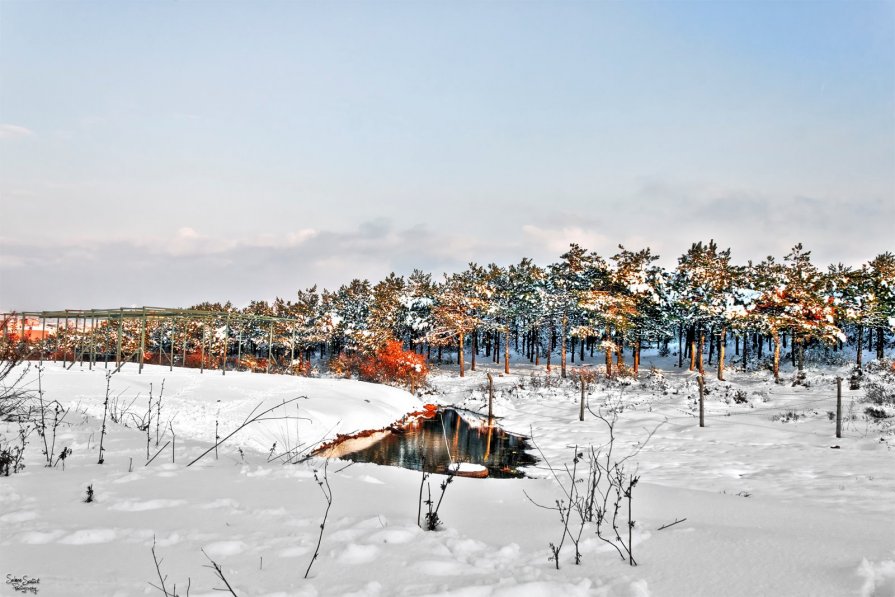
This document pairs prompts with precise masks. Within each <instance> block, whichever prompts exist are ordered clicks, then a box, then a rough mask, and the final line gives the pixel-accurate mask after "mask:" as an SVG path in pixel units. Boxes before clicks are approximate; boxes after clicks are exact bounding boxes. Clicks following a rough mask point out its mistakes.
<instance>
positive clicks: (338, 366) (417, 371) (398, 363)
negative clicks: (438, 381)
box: [330, 340, 429, 390]
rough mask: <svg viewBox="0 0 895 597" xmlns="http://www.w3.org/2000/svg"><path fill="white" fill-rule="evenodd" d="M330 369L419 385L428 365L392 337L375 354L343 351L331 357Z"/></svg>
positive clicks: (381, 381)
mask: <svg viewBox="0 0 895 597" xmlns="http://www.w3.org/2000/svg"><path fill="white" fill-rule="evenodd" d="M330 370H331V371H332V372H333V373H335V374H336V375H340V376H343V377H349V376H351V375H352V374H354V375H356V376H357V377H358V379H362V380H364V381H372V382H376V383H385V384H390V385H402V386H408V387H409V388H410V389H411V390H413V389H414V388H418V387H419V386H420V385H422V384H423V383H424V382H425V380H426V375H428V373H429V367H428V366H427V365H426V360H425V358H424V357H423V356H422V355H419V354H417V353H415V352H413V351H412V350H404V347H403V345H402V344H401V342H399V341H398V340H389V341H388V342H386V343H385V345H384V346H383V347H382V348H380V349H379V350H377V351H376V352H375V353H373V354H372V355H359V354H357V353H354V354H342V355H339V356H337V357H336V358H334V359H332V360H331V361H330Z"/></svg>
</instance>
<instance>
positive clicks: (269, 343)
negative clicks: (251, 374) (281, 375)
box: [264, 321, 273, 373]
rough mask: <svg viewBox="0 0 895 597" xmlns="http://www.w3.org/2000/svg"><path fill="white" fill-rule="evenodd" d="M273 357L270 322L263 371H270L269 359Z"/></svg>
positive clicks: (271, 323)
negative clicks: (265, 364)
mask: <svg viewBox="0 0 895 597" xmlns="http://www.w3.org/2000/svg"><path fill="white" fill-rule="evenodd" d="M272 358H273V322H272V321H271V322H270V334H269V335H268V337H267V370H265V371H264V372H265V373H270V360H271V359H272Z"/></svg>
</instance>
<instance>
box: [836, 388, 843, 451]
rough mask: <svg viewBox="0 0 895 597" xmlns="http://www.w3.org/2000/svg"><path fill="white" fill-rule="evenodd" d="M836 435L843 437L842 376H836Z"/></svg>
mask: <svg viewBox="0 0 895 597" xmlns="http://www.w3.org/2000/svg"><path fill="white" fill-rule="evenodd" d="M836 437H842V378H841V377H837V378H836Z"/></svg>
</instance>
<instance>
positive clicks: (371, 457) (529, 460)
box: [341, 409, 537, 478]
mask: <svg viewBox="0 0 895 597" xmlns="http://www.w3.org/2000/svg"><path fill="white" fill-rule="evenodd" d="M469 420H470V421H472V424H470V422H469V421H467V420H466V419H465V418H464V417H463V416H461V415H460V413H459V412H457V411H456V410H453V409H442V410H439V411H438V412H437V413H436V414H435V416H434V417H432V418H428V419H419V420H416V421H414V422H413V423H410V424H409V425H407V426H406V427H404V428H403V429H402V430H401V431H391V432H388V433H385V434H383V437H382V439H379V440H378V441H376V443H374V444H372V445H370V446H367V447H364V448H362V449H359V450H356V451H351V452H345V453H343V454H341V457H342V458H344V459H346V460H353V461H355V462H375V463H376V464H385V465H389V466H400V467H404V468H409V469H413V470H418V471H419V470H425V471H427V472H434V473H445V471H446V469H447V467H448V465H449V464H450V463H451V459H453V462H471V463H474V464H480V465H483V466H485V467H487V469H488V476H489V477H497V478H509V477H523V476H524V475H523V474H522V473H521V472H519V471H518V470H517V468H518V467H522V466H528V465H531V464H534V463H536V462H537V459H536V458H534V457H533V456H531V455H530V454H527V453H526V450H527V449H529V448H530V445H529V444H528V442H527V441H526V438H524V437H522V436H521V435H513V434H512V433H507V432H506V431H504V430H502V429H500V428H499V427H497V426H495V425H491V426H489V425H488V421H487V419H485V418H482V417H480V416H479V415H476V414H473V413H471V414H470V415H469ZM448 450H450V456H449V455H448Z"/></svg>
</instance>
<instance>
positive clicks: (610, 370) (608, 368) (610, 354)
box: [604, 326, 612, 377]
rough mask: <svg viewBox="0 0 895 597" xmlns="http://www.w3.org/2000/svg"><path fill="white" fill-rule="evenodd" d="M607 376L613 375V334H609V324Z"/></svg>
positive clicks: (607, 332)
mask: <svg viewBox="0 0 895 597" xmlns="http://www.w3.org/2000/svg"><path fill="white" fill-rule="evenodd" d="M604 349H605V350H606V377H612V336H611V335H610V334H609V326H606V346H605V347H604Z"/></svg>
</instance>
